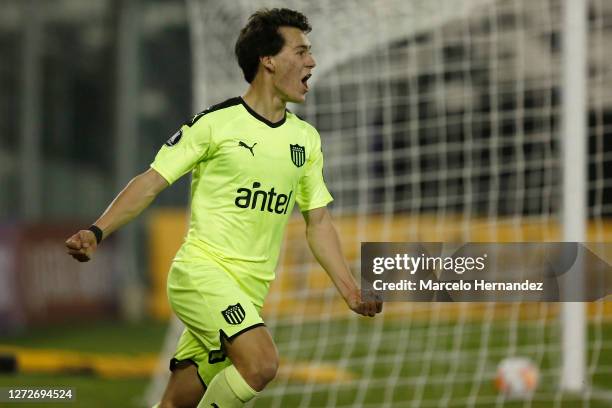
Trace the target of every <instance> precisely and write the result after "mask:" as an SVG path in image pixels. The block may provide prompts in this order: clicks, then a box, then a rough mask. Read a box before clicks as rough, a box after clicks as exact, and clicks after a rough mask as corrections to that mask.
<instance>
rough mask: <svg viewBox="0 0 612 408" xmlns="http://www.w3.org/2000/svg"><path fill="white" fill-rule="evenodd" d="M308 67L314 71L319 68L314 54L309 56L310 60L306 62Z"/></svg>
mask: <svg viewBox="0 0 612 408" xmlns="http://www.w3.org/2000/svg"><path fill="white" fill-rule="evenodd" d="M306 66H307V67H308V68H310V69H313V68H314V67H316V66H317V61H316V60H315V58H314V56H313V55H312V54H308V59H307V60H306Z"/></svg>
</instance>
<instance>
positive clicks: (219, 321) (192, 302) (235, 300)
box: [168, 257, 269, 386]
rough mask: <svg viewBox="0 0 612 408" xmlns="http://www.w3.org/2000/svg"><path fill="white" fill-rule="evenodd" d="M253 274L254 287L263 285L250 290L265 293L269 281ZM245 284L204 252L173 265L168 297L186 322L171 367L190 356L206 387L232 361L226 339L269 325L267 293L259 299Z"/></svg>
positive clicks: (229, 339) (180, 317) (251, 283)
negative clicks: (264, 314) (265, 315)
mask: <svg viewBox="0 0 612 408" xmlns="http://www.w3.org/2000/svg"><path fill="white" fill-rule="evenodd" d="M247 279H248V285H249V286H251V285H258V284H259V285H261V287H259V288H252V287H250V289H256V290H255V291H254V292H255V293H258V294H263V295H264V297H265V294H267V292H268V287H269V282H266V281H257V280H255V279H253V278H250V277H249V278H247ZM241 284H244V282H241ZM240 286H242V285H239V284H238V282H237V281H236V280H235V279H234V278H233V277H232V276H231V275H230V274H229V273H228V272H227V271H226V270H225V269H224V267H223V266H222V265H221V264H219V263H218V262H216V261H214V260H212V259H205V258H201V257H199V258H198V259H197V261H195V262H178V261H175V262H174V263H173V264H172V267H171V268H170V273H169V274H168V299H169V301H170V306H171V307H172V310H173V311H174V313H176V315H177V316H178V318H179V319H180V320H181V321H182V322H183V323H184V324H185V330H184V331H183V334H182V335H181V338H180V339H179V342H178V346H177V349H176V353H175V354H174V358H173V359H172V360H171V361H170V370H173V369H174V368H175V367H176V365H177V364H179V362H181V361H184V360H190V361H192V362H193V363H195V364H196V365H197V366H198V373H199V374H200V379H201V380H202V382H203V383H204V385H205V386H206V385H207V384H210V381H211V380H212V379H213V377H214V376H215V375H216V374H217V373H218V372H219V371H221V370H222V369H224V368H225V367H227V366H229V365H230V364H231V362H230V360H229V358H227V356H226V355H225V352H224V350H223V348H222V347H221V344H222V339H224V338H225V339H226V340H228V341H230V342H231V341H232V340H233V339H234V338H235V337H236V336H238V335H239V334H242V333H244V332H245V331H248V330H250V329H252V328H255V327H258V326H262V325H264V322H263V319H262V318H261V316H260V312H261V306H262V305H263V298H261V299H260V298H257V299H253V298H252V297H250V296H249V295H247V294H246V291H245V290H243V289H241V287H240ZM249 292H251V293H253V291H251V290H249ZM256 305H259V306H256Z"/></svg>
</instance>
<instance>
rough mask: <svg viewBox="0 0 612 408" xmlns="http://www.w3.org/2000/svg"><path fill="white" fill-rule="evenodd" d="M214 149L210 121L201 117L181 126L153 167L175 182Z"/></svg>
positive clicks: (164, 147)
mask: <svg viewBox="0 0 612 408" xmlns="http://www.w3.org/2000/svg"><path fill="white" fill-rule="evenodd" d="M211 151H212V135H211V129H210V123H209V122H208V121H207V120H206V118H201V120H198V121H197V122H196V123H194V124H192V125H191V126H190V125H189V124H186V125H183V126H181V128H180V129H179V130H178V131H177V132H176V133H175V134H174V135H172V137H170V139H168V141H167V142H166V143H165V144H164V145H163V146H162V148H161V149H160V150H159V151H158V152H157V155H156V156H155V160H154V161H153V163H151V167H152V168H153V169H155V170H156V171H157V172H158V173H159V174H161V175H162V177H163V178H165V179H166V181H167V182H168V183H169V184H173V183H174V182H175V181H176V180H178V179H179V178H181V176H183V175H184V174H185V173H187V172H189V171H191V170H192V169H193V168H194V167H195V166H196V164H197V163H198V162H200V161H202V160H205V159H207V158H208V157H209V156H210V154H211Z"/></svg>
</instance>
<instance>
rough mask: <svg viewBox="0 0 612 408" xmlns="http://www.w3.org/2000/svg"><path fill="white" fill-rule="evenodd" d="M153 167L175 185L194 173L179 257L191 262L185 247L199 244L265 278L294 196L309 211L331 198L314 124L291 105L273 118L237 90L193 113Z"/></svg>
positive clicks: (191, 253) (270, 270)
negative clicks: (279, 117)
mask: <svg viewBox="0 0 612 408" xmlns="http://www.w3.org/2000/svg"><path fill="white" fill-rule="evenodd" d="M151 167H152V168H154V169H155V170H156V171H157V172H159V173H160V174H161V175H162V176H163V177H164V178H165V179H166V180H167V181H168V183H170V184H172V183H174V182H175V181H176V180H177V179H178V178H180V177H181V176H182V175H184V174H185V173H187V172H189V171H191V172H192V174H193V178H192V182H191V219H190V224H189V232H188V234H187V238H186V240H185V243H184V244H183V250H181V251H179V254H178V255H177V258H176V259H175V260H179V261H190V259H187V258H190V257H196V256H197V255H198V254H197V253H195V252H196V251H192V250H189V251H187V250H184V249H185V247H186V246H189V247H197V248H198V249H200V250H202V251H203V252H204V254H208V255H212V256H213V257H215V258H217V259H219V260H221V261H222V262H223V263H226V264H227V263H229V264H230V268H231V266H232V265H236V266H237V268H236V269H237V270H239V271H241V272H240V273H246V274H251V275H254V276H253V277H256V278H257V279H262V280H266V281H270V280H272V279H274V269H275V268H276V263H277V260H278V255H279V252H280V247H281V243H282V238H283V233H284V229H285V226H286V224H287V220H288V219H289V216H290V214H291V211H292V209H293V206H294V203H295V202H297V203H298V205H299V207H300V210H301V211H307V210H312V209H315V208H319V207H324V206H325V205H327V204H328V203H329V202H330V201H332V197H331V195H330V194H329V192H328V190H327V188H326V186H325V183H324V181H323V154H322V152H321V139H320V136H319V134H318V132H317V131H316V129H315V128H314V127H312V126H311V125H309V124H308V123H306V122H305V121H303V120H301V119H299V118H298V117H297V116H296V115H294V114H293V113H291V112H289V111H287V112H286V113H285V117H284V118H283V119H282V120H281V121H279V122H277V123H271V122H269V121H267V120H266V119H265V118H263V117H261V116H260V115H258V114H257V113H256V112H255V111H253V110H252V109H251V108H250V107H249V106H248V105H247V104H246V103H245V102H244V101H243V100H242V98H239V97H238V98H232V99H229V100H227V101H225V102H223V103H221V104H218V105H215V106H212V107H211V108H209V109H207V110H205V111H203V112H201V113H199V114H197V115H196V116H194V118H193V119H192V120H191V121H190V122H189V123H187V124H185V125H183V126H182V127H181V129H180V130H179V131H178V132H177V133H175V134H174V135H173V136H172V137H171V138H170V139H169V140H168V141H167V142H166V144H165V145H164V146H162V148H161V149H160V151H159V152H158V153H157V156H156V157H155V160H154V162H153V163H152V164H151ZM190 244H192V245H190Z"/></svg>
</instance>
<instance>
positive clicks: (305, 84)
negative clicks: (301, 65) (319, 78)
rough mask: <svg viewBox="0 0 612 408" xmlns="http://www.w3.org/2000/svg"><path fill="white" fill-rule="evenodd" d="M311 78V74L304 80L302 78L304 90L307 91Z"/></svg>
mask: <svg viewBox="0 0 612 408" xmlns="http://www.w3.org/2000/svg"><path fill="white" fill-rule="evenodd" d="M311 76H312V74H308V75H306V76H305V77H304V78H302V84H304V86H305V87H306V89H308V80H309V79H310V77H311Z"/></svg>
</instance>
